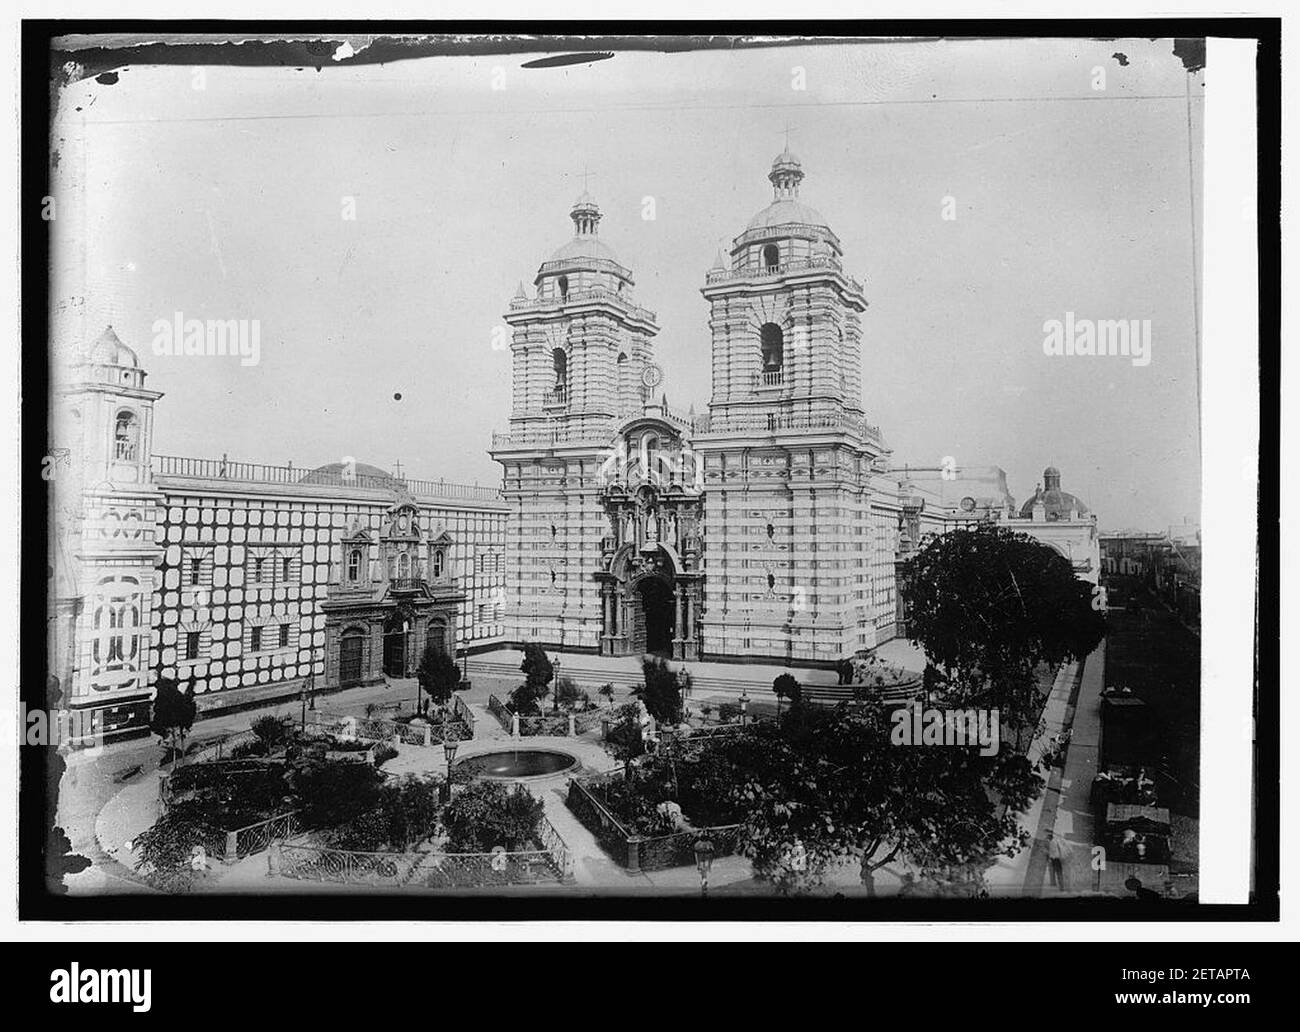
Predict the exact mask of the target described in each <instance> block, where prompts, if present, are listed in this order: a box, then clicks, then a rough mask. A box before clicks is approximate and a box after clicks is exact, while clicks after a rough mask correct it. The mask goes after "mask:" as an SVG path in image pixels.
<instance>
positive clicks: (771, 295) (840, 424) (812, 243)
mask: <svg viewBox="0 0 1300 1032" xmlns="http://www.w3.org/2000/svg"><path fill="white" fill-rule="evenodd" d="M767 178H768V180H769V182H770V183H771V185H772V201H771V203H770V204H769V205H768V206H767V207H766V208H764V209H763V210H762V211H760V212H759V213H758V214H757V215H755V216H754V218H753V219H751V220H750V222H749V225H748V226H746V227H745V229H744V231H743V232H742V233H740V235H739V236H737V237H736V238H735V239H734V241H733V242H732V246H731V250H730V256H729V261H724V259H723V256H722V255H721V254H719V256H718V260H717V262H715V264H714V267H713V268H712V269H710V270H709V272H708V274H707V276H706V280H705V285H704V287H703V289H702V291H701V293H702V294H703V295H704V298H705V300H706V301H707V302H708V303H709V328H710V331H711V334H712V358H713V393H712V397H711V399H710V402H709V413H708V415H707V416H706V417H704V418H703V419H701V420H699V421H697V423H696V427H695V436H694V445H695V450H696V452H697V453H698V454H699V455H701V456H703V459H704V465H705V482H704V494H705V504H704V512H705V535H704V537H705V540H706V541H707V543H708V544H707V551H706V554H707V563H706V566H707V572H708V578H707V581H706V583H705V602H704V631H703V633H704V638H705V641H704V645H705V652H706V657H707V655H712V654H721V655H727V656H753V657H756V658H757V657H763V658H767V659H772V660H777V661H782V662H791V663H805V664H809V663H811V664H820V665H830V664H832V663H833V662H835V661H836V660H837V659H840V658H843V657H845V656H848V655H852V654H853V652H855V651H856V650H857V649H859V648H870V647H872V646H874V645H876V644H877V643H878V641H880V640H884V639H885V638H888V637H892V636H893V621H894V613H893V610H894V606H893V594H892V591H893V570H892V561H893V554H892V545H891V543H890V540H889V534H890V533H891V528H893V527H895V526H896V524H897V513H896V512H894V513H892V514H891V513H890V512H887V511H885V509H884V508H882V506H885V508H887V505H885V503H884V502H883V501H882V498H883V493H878V491H880V492H883V484H882V485H877V483H876V480H877V475H878V474H879V473H881V472H882V471H883V470H884V469H885V468H886V465H887V456H888V449H887V447H886V445H885V443H884V441H883V440H882V438H881V436H880V432H879V430H878V429H877V428H876V427H874V426H872V425H870V424H868V423H867V422H866V420H865V418H864V415H863V407H862V376H861V369H862V351H861V334H862V329H861V316H862V313H863V312H865V311H866V308H867V301H866V298H865V296H864V293H863V287H862V284H861V283H859V282H858V281H857V280H855V279H853V278H852V277H851V276H849V275H848V274H847V273H846V272H845V271H844V267H843V249H842V247H841V244H840V240H839V237H837V236H836V235H835V233H834V232H833V231H832V230H831V228H830V225H829V224H828V223H827V221H826V219H825V218H823V217H822V215H821V213H820V212H818V211H817V210H816V209H814V208H812V207H810V206H809V205H807V204H805V203H804V202H803V201H802V200H801V199H800V196H799V194H800V187H801V184H802V183H803V180H804V170H803V165H802V163H801V162H800V161H799V159H798V158H797V157H795V155H794V154H792V153H791V152H790V148H789V146H788V144H787V146H786V148H785V149H784V150H783V151H782V152H781V153H780V154H779V155H777V157H776V159H775V160H774V161H773V162H772V166H771V170H770V171H769V173H768V177H767ZM877 503H879V504H877ZM895 508H896V506H895Z"/></svg>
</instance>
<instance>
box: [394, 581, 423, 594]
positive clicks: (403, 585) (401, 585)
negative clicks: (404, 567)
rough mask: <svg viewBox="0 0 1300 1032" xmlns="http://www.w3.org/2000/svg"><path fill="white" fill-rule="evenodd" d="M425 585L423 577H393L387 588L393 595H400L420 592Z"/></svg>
mask: <svg viewBox="0 0 1300 1032" xmlns="http://www.w3.org/2000/svg"><path fill="white" fill-rule="evenodd" d="M427 583H428V582H427V581H425V579H424V578H423V577H395V578H394V579H393V580H390V581H389V582H388V587H389V590H390V591H392V592H393V593H394V594H398V595H402V594H411V593H414V592H422V591H424V589H425V586H426V584H427Z"/></svg>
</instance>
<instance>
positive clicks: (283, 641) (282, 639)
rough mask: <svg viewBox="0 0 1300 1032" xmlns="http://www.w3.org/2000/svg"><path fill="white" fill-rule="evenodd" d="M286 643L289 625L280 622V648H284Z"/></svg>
mask: <svg viewBox="0 0 1300 1032" xmlns="http://www.w3.org/2000/svg"><path fill="white" fill-rule="evenodd" d="M288 644H289V625H288V624H287V623H282V624H281V625H280V648H284V647H285V646H286V645H288Z"/></svg>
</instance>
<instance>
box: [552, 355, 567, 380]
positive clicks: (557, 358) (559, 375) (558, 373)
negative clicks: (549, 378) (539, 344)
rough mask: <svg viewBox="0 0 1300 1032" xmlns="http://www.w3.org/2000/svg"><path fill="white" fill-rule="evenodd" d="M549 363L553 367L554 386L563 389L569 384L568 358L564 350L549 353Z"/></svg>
mask: <svg viewBox="0 0 1300 1032" xmlns="http://www.w3.org/2000/svg"><path fill="white" fill-rule="evenodd" d="M551 363H552V365H553V366H554V367H555V386H556V387H563V386H564V385H565V384H566V383H568V382H569V356H568V353H567V352H566V351H565V350H564V348H556V349H555V350H554V351H552V352H551Z"/></svg>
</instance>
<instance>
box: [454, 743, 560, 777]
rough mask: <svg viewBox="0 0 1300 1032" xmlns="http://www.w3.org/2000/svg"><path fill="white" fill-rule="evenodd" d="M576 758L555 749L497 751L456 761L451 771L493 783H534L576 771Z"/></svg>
mask: <svg viewBox="0 0 1300 1032" xmlns="http://www.w3.org/2000/svg"><path fill="white" fill-rule="evenodd" d="M578 766H579V763H578V759H577V757H575V756H572V755H570V754H569V753H566V752H561V751H560V750H559V749H497V750H494V751H492V752H485V753H478V754H477V755H475V756H466V757H465V758H464V759H463V760H457V761H456V763H455V765H454V766H453V768H452V769H453V770H455V771H458V772H461V773H465V774H468V775H469V776H471V777H475V778H489V779H491V780H494V781H534V780H540V779H541V778H550V777H555V776H556V775H557V774H565V773H568V772H569V771H571V770H576V769H577V767H578Z"/></svg>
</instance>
